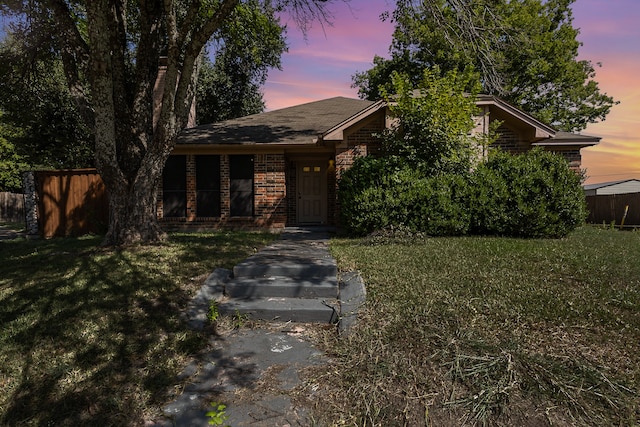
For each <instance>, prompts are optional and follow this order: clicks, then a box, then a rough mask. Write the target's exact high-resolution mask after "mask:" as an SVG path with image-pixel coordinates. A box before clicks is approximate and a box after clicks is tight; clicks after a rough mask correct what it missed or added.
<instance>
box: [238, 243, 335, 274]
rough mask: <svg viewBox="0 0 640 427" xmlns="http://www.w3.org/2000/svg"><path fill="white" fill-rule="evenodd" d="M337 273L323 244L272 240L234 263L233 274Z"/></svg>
mask: <svg viewBox="0 0 640 427" xmlns="http://www.w3.org/2000/svg"><path fill="white" fill-rule="evenodd" d="M337 273H338V268H337V266H336V262H335V260H334V259H333V258H332V257H331V254H330V253H329V251H328V250H327V249H326V248H325V247H321V246H315V247H313V246H311V245H310V244H309V243H306V244H305V243H303V242H291V241H288V242H278V243H274V244H272V245H271V246H269V247H267V248H265V249H263V250H261V251H260V252H258V253H257V254H255V255H253V256H250V257H249V258H247V259H246V260H244V261H242V262H241V263H239V264H237V265H236V266H235V267H233V277H235V278H259V277H276V276H279V277H291V278H316V277H332V276H335V275H336V274H337Z"/></svg>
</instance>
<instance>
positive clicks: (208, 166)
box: [196, 156, 220, 217]
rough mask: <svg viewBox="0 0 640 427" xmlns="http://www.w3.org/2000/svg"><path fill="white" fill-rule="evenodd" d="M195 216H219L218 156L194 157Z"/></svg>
mask: <svg viewBox="0 0 640 427" xmlns="http://www.w3.org/2000/svg"><path fill="white" fill-rule="evenodd" d="M196 215H197V216H199V217H218V216H220V156H196Z"/></svg>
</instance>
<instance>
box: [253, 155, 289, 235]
mask: <svg viewBox="0 0 640 427" xmlns="http://www.w3.org/2000/svg"><path fill="white" fill-rule="evenodd" d="M285 167H286V162H285V158H284V154H257V155H256V156H255V160H254V180H255V181H254V203H255V205H254V206H255V208H254V209H255V217H256V218H255V221H256V225H258V226H264V225H268V226H274V225H275V226H278V227H284V225H285V223H286V221H287V185H286V184H287V183H286V177H285Z"/></svg>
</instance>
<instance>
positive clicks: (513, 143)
mask: <svg viewBox="0 0 640 427" xmlns="http://www.w3.org/2000/svg"><path fill="white" fill-rule="evenodd" d="M498 135H499V137H498V139H497V140H496V141H495V142H494V143H493V144H491V147H494V148H500V149H502V150H503V151H506V152H508V153H511V154H522V153H524V152H526V151H527V150H529V149H530V145H529V144H528V143H526V142H525V141H523V138H522V136H521V135H520V134H518V133H517V132H515V131H514V130H512V129H509V128H508V127H506V126H504V125H502V126H500V127H499V128H498Z"/></svg>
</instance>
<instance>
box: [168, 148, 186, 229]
mask: <svg viewBox="0 0 640 427" xmlns="http://www.w3.org/2000/svg"><path fill="white" fill-rule="evenodd" d="M162 208H163V216H164V217H165V218H176V217H177V218H182V217H186V216H187V157H186V156H169V158H168V159H167V163H166V164H165V166H164V171H163V172H162Z"/></svg>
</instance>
